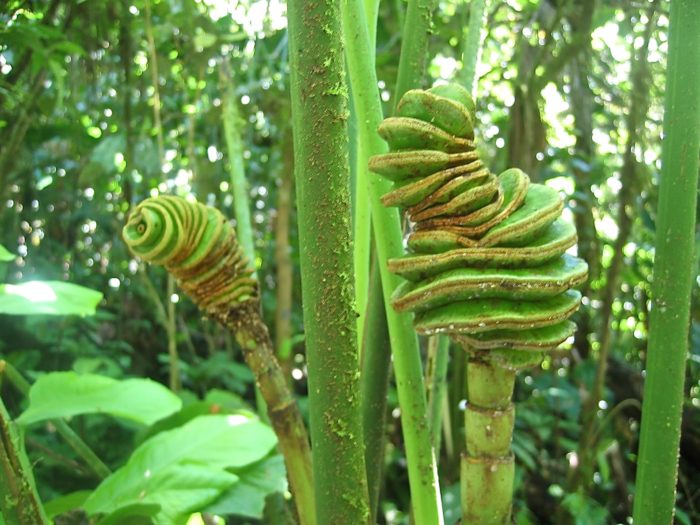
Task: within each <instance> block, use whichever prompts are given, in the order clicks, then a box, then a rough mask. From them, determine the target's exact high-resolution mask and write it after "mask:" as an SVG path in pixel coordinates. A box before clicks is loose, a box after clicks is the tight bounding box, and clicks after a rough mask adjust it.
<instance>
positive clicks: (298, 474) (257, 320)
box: [122, 196, 316, 525]
mask: <svg viewBox="0 0 700 525" xmlns="http://www.w3.org/2000/svg"><path fill="white" fill-rule="evenodd" d="M122 235H123V238H124V241H125V242H126V244H127V246H128V247H129V250H131V252H132V253H133V254H134V255H136V256H137V257H140V258H141V259H143V260H144V261H146V262H150V263H152V264H161V265H163V266H165V268H166V269H167V270H168V273H169V274H170V275H172V276H173V277H174V278H175V279H176V280H177V283H178V285H179V286H180V288H181V289H182V290H183V291H184V292H185V293H186V294H187V295H188V296H189V297H190V298H191V299H192V300H193V301H194V302H195V304H197V306H198V307H199V308H200V310H202V312H204V313H206V314H207V315H209V316H211V317H212V318H214V319H215V320H216V321H218V322H219V323H221V324H222V325H223V326H225V327H226V328H228V329H229V330H230V331H231V332H232V334H233V335H234V337H235V338H236V340H237V341H238V344H239V345H240V347H241V350H242V351H243V356H244V358H245V360H246V362H247V363H248V366H249V367H250V369H251V370H252V372H253V375H254V376H255V379H256V382H257V386H258V388H259V389H260V392H261V393H262V396H263V398H264V399H265V402H266V403H267V412H268V415H269V418H270V422H271V424H272V428H273V429H274V431H275V433H276V434H277V439H278V442H279V448H280V452H281V453H282V455H283V456H284V460H285V465H286V467H287V477H288V478H289V484H290V488H291V491H292V494H293V495H294V503H295V505H296V508H297V512H298V514H299V520H300V522H301V523H302V525H315V524H316V519H315V514H314V490H313V481H312V473H311V451H310V449H309V440H308V436H307V433H306V428H305V426H304V421H303V419H302V417H301V414H300V412H299V408H298V407H297V404H296V402H295V401H294V397H293V396H292V393H291V392H290V390H289V386H288V384H287V381H286V378H285V376H284V374H283V373H282V370H281V368H280V366H279V363H278V362H277V359H276V358H275V354H274V349H273V345H272V341H271V340H270V335H269V332H268V330H267V326H266V325H265V323H264V322H263V320H262V317H261V314H260V299H259V293H258V282H257V280H256V279H254V278H253V277H252V274H253V269H252V268H251V267H250V265H249V261H248V258H247V257H246V256H245V255H244V253H243V250H242V249H241V247H240V246H239V245H238V240H237V239H236V233H235V231H234V229H233V227H232V226H231V224H230V223H229V222H228V221H227V220H226V218H225V217H224V216H223V215H222V214H221V213H220V212H219V211H218V210H215V209H214V208H210V207H207V206H204V205H203V204H200V203H197V202H188V201H186V200H185V199H183V198H180V197H171V196H161V197H156V198H151V199H146V200H145V201H143V202H142V203H141V204H139V205H138V206H136V208H134V210H133V211H132V212H131V214H130V215H129V218H128V221H127V223H126V225H125V226H124V229H123V231H122Z"/></svg>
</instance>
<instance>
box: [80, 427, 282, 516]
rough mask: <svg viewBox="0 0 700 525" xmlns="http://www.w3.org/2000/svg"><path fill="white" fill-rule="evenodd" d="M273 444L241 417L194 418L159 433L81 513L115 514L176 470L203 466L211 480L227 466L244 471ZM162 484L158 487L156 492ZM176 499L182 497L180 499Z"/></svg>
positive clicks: (266, 432) (106, 482)
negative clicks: (175, 468) (243, 469)
mask: <svg viewBox="0 0 700 525" xmlns="http://www.w3.org/2000/svg"><path fill="white" fill-rule="evenodd" d="M276 441H277V440H276V438H275V435H274V433H273V432H272V430H271V429H270V428H269V427H268V426H266V425H264V424H263V423H260V422H259V421H256V420H250V419H247V418H246V417H244V416H238V415H236V416H201V417H198V418H195V419H193V420H192V421H190V422H188V423H187V424H185V425H183V426H182V427H179V428H176V429H174V430H169V431H167V432H161V433H160V434H158V435H157V436H155V437H153V438H151V439H149V440H148V441H146V442H145V443H143V444H142V445H141V446H139V447H138V448H137V449H136V450H135V451H134V453H133V454H132V455H131V458H129V461H128V462H127V464H126V465H124V466H123V467H122V468H120V469H119V470H117V471H116V472H114V473H113V474H112V475H111V476H109V477H108V478H107V479H105V480H104V481H103V482H102V483H101V484H100V486H99V487H97V489H96V490H95V492H94V493H93V494H92V496H91V497H90V498H89V499H88V501H87V502H86V503H85V510H87V512H88V513H89V514H96V513H103V512H113V511H114V510H116V509H118V508H119V507H120V506H122V505H125V504H128V503H129V502H132V501H136V500H135V499H134V498H137V497H138V496H139V494H142V492H143V491H144V490H146V489H147V488H148V487H150V488H149V489H148V490H151V491H152V490H153V485H152V483H153V481H152V480H154V479H155V480H160V479H161V478H163V479H167V478H168V476H169V475H171V474H172V469H173V468H174V467H175V466H184V465H188V466H199V467H202V468H206V469H208V471H209V473H210V474H211V476H212V479H213V477H214V475H215V474H217V472H219V473H224V474H225V471H224V469H226V468H243V467H245V466H247V465H250V464H252V463H255V462H257V461H260V460H261V459H262V458H264V457H265V456H267V455H268V454H269V452H270V450H271V449H272V447H274V445H275V443H276ZM173 475H174V474H173ZM229 475H230V474H229ZM221 479H223V478H221ZM227 479H229V481H230V478H227ZM231 483H232V481H230V482H229V483H228V484H229V485H230V484H231ZM164 486H165V485H162V484H160V485H158V487H159V488H160V489H163V487H164ZM183 486H185V487H188V486H190V485H187V484H185V485H183ZM191 486H192V487H194V485H191ZM200 488H201V487H200ZM163 490H164V489H163ZM222 490H223V489H222ZM168 493H169V491H168ZM216 496H218V493H217V494H216V495H215V496H214V497H216ZM179 497H183V498H184V496H183V495H180V496H179ZM214 497H212V498H211V499H210V500H208V501H206V502H205V503H204V504H206V503H209V501H211V500H213V499H214ZM154 498H155V496H154ZM163 498H164V499H169V498H170V496H167V495H163ZM152 501H156V499H153V500H152ZM204 504H203V505H204ZM163 508H164V509H165V508H166V507H165V506H164V507H163Z"/></svg>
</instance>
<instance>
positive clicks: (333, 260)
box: [287, 0, 369, 525]
mask: <svg viewBox="0 0 700 525" xmlns="http://www.w3.org/2000/svg"><path fill="white" fill-rule="evenodd" d="M287 8H288V24H289V37H290V39H289V44H290V45H289V51H290V65H291V71H292V78H291V80H292V82H291V95H292V123H293V126H294V159H295V176H296V181H297V210H298V218H299V245H300V253H301V272H302V297H303V304H304V323H305V327H306V352H307V362H308V369H309V405H310V414H311V440H312V445H313V455H314V461H313V463H314V482H315V487H316V518H317V521H318V523H319V524H330V523H333V524H338V525H343V524H348V525H359V524H362V523H367V522H368V520H369V505H368V493H367V480H366V476H365V469H364V455H363V442H362V439H363V436H362V422H361V419H360V396H359V363H358V352H357V339H356V337H357V335H356V318H355V311H354V308H353V306H354V299H355V297H354V288H353V264H352V241H351V234H350V224H351V220H350V185H349V165H348V139H347V137H348V134H347V133H348V128H347V118H348V110H347V87H346V85H345V78H344V74H345V64H344V60H343V47H342V31H341V26H340V5H339V2H337V1H334V0H318V1H317V2H313V3H310V2H304V1H302V0H292V1H290V2H289V3H288V7H287Z"/></svg>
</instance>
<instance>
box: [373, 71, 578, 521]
mask: <svg viewBox="0 0 700 525" xmlns="http://www.w3.org/2000/svg"><path fill="white" fill-rule="evenodd" d="M396 113H397V116H396V117H393V118H389V119H386V120H385V121H384V122H382V124H381V125H380V126H379V129H378V131H379V134H380V135H381V136H382V138H384V140H386V141H387V143H388V145H389V150H390V152H389V153H386V154H382V155H378V156H376V157H373V158H372V159H370V168H371V169H372V170H373V171H374V172H376V173H377V174H378V175H381V176H383V177H385V178H387V179H390V180H393V181H394V183H395V185H394V189H393V190H392V191H390V192H388V193H387V194H385V195H384V196H383V197H382V203H383V204H384V205H386V206H395V207H401V208H404V209H405V210H406V211H407V215H408V218H409V220H410V221H411V224H412V231H411V233H410V234H409V236H408V240H407V244H408V248H409V250H410V251H411V252H413V253H412V254H411V255H407V256H403V257H399V258H396V259H392V260H390V261H389V269H390V270H391V271H393V272H395V273H397V274H399V275H401V276H402V277H404V278H405V279H407V281H406V282H404V283H403V284H401V286H399V287H398V288H397V289H396V291H395V293H394V295H393V297H392V301H391V303H392V306H393V307H394V308H395V309H396V310H398V311H401V312H404V311H411V312H415V314H416V317H415V320H414V325H415V327H416V329H417V331H418V333H420V334H424V335H437V334H443V335H449V336H450V337H451V338H452V340H453V341H454V342H455V343H457V344H458V345H459V346H461V347H462V348H463V349H464V351H466V352H467V353H468V354H469V366H468V378H467V379H468V381H467V383H468V405H467V410H466V413H465V425H466V440H467V442H466V451H465V453H464V455H463V456H462V465H461V467H462V468H461V472H462V513H463V518H462V520H463V522H464V523H470V524H474V525H505V524H509V523H510V522H511V500H512V485H513V473H514V464H513V456H512V454H511V452H510V443H511V438H512V432H513V420H514V411H513V406H512V404H511V397H512V393H513V384H514V378H515V372H516V371H517V370H520V369H522V368H526V367H529V366H534V365H537V364H539V362H540V361H541V359H542V352H544V351H546V350H550V349H552V348H556V347H557V346H558V345H559V344H561V343H562V342H563V341H564V340H566V339H567V338H568V337H569V336H571V334H572V333H573V330H574V325H573V323H571V322H569V321H567V318H568V317H569V316H570V315H571V314H572V313H573V312H574V311H575V310H576V309H577V308H578V305H579V302H580V299H581V295H580V293H578V292H576V291H575V290H571V288H572V287H574V286H576V285H578V284H581V283H582V282H583V281H584V280H585V279H586V277H587V270H588V269H587V266H586V264H585V262H583V261H581V260H580V259H577V258H575V257H572V256H570V255H567V254H566V253H565V252H566V250H567V249H568V248H569V247H571V246H572V245H573V244H575V242H576V232H575V230H574V228H573V226H571V225H569V224H567V223H566V222H564V221H562V220H561V219H560V214H561V211H562V208H563V202H562V199H561V197H560V196H559V194H558V193H557V192H556V191H554V190H552V189H550V188H548V187H546V186H544V185H541V184H530V181H529V177H528V176H527V175H526V174H525V173H523V172H522V171H521V170H519V169H514V168H513V169H509V170H506V171H504V172H503V173H501V174H500V175H498V176H496V175H495V174H493V173H491V172H490V171H489V169H488V168H487V167H486V166H485V165H484V163H483V161H482V160H481V159H480V158H479V154H478V152H477V150H476V146H475V143H474V118H475V113H474V102H473V100H472V99H471V95H470V94H469V92H468V91H466V90H465V89H464V88H463V87H461V86H459V85H456V84H450V85H442V86H436V87H433V88H431V89H429V90H427V91H423V90H411V91H408V92H407V93H406V94H405V95H404V96H403V97H402V99H401V101H400V102H399V104H398V106H397V112H396Z"/></svg>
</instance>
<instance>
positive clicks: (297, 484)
mask: <svg viewBox="0 0 700 525" xmlns="http://www.w3.org/2000/svg"><path fill="white" fill-rule="evenodd" d="M213 316H214V317H215V318H216V319H217V320H218V321H219V322H220V323H221V324H223V325H224V326H226V327H227V328H228V329H229V330H230V331H231V333H232V334H233V335H234V337H235V338H236V341H237V342H238V344H239V345H240V347H241V349H242V350H243V356H244V358H245V360H246V363H247V364H248V366H249V367H250V369H251V370H252V371H253V374H254V375H255V379H256V383H257V386H258V388H259V389H260V392H261V394H262V397H263V399H264V400H265V403H266V405H267V413H268V416H269V419H270V423H271V424H272V428H273V429H274V430H275V434H277V439H278V440H279V447H280V451H281V452H282V455H283V456H284V461H285V466H286V468H287V477H288V478H289V484H290V486H291V489H292V493H293V495H294V503H295V505H296V508H297V513H298V515H299V521H300V523H301V524H302V525H315V524H316V523H323V522H322V521H317V520H316V517H315V502H314V484H313V474H312V470H311V469H312V467H311V464H312V460H311V451H310V449H309V437H308V435H307V433H306V427H305V426H304V420H303V419H302V417H301V413H300V412H299V407H298V405H297V404H296V401H295V400H294V397H293V396H292V393H291V391H290V390H289V385H288V383H287V379H286V377H285V375H284V373H283V372H282V369H281V367H280V365H279V362H278V361H277V359H276V357H275V351H274V347H273V345H272V340H271V339H270V334H269V331H268V329H267V326H266V325H265V323H264V321H263V320H262V317H261V316H260V305H259V304H258V302H257V301H248V302H246V303H245V304H244V305H243V306H241V307H238V308H235V309H231V311H230V312H228V313H224V312H222V313H221V314H220V315H217V313H215V312H213Z"/></svg>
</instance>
